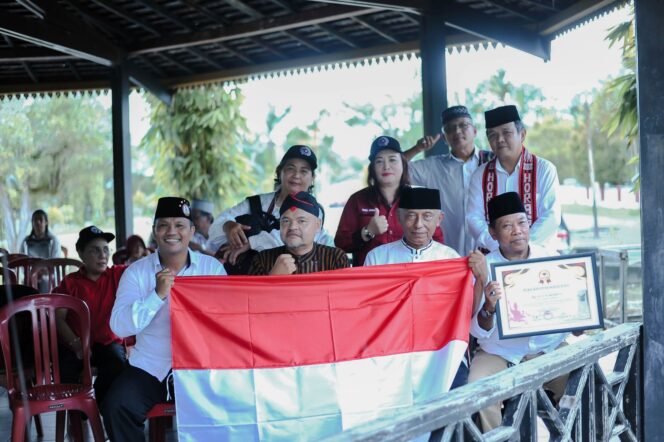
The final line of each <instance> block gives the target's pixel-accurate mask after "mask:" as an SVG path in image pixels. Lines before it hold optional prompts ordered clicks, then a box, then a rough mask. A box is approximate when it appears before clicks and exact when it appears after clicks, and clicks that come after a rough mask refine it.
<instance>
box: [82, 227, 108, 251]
mask: <svg viewBox="0 0 664 442" xmlns="http://www.w3.org/2000/svg"><path fill="white" fill-rule="evenodd" d="M97 238H104V239H105V240H106V242H111V241H113V240H114V239H115V235H113V234H112V233H107V232H102V231H101V229H100V228H99V227H97V226H89V227H86V228H85V229H83V230H81V231H80V232H78V240H77V241H76V249H77V250H83V249H84V248H85V246H86V245H87V244H88V243H89V242H90V241H92V240H93V239H97Z"/></svg>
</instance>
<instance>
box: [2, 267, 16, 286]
mask: <svg viewBox="0 0 664 442" xmlns="http://www.w3.org/2000/svg"><path fill="white" fill-rule="evenodd" d="M5 273H6V274H7V276H8V280H7V281H5ZM0 282H2V284H16V273H15V272H14V271H13V270H12V269H10V268H6V269H5V268H4V267H2V266H0Z"/></svg>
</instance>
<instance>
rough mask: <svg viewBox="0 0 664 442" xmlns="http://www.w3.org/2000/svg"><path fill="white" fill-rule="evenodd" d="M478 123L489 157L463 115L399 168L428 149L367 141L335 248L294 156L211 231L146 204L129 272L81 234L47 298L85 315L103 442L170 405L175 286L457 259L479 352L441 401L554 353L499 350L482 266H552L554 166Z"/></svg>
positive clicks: (72, 332) (189, 208) (97, 241)
mask: <svg viewBox="0 0 664 442" xmlns="http://www.w3.org/2000/svg"><path fill="white" fill-rule="evenodd" d="M485 118H486V135H487V138H488V140H489V144H490V146H491V151H490V152H489V151H483V150H480V149H478V148H477V147H476V146H475V143H474V140H475V137H476V136H477V129H476V127H475V125H474V122H473V120H472V118H471V115H470V114H469V112H468V110H467V109H466V108H465V107H463V106H453V107H450V108H448V109H446V110H445V111H443V114H442V137H444V139H445V141H446V142H447V144H448V145H449V146H450V152H449V153H448V154H445V155H437V156H430V157H427V158H425V159H423V160H420V161H414V162H411V159H412V158H413V157H414V156H415V155H417V154H418V153H419V152H423V151H426V150H429V149H431V147H432V146H433V145H434V144H435V143H436V142H437V141H438V138H439V136H430V137H425V138H423V139H421V140H419V141H418V143H417V144H416V145H415V146H414V147H412V148H411V149H409V150H407V151H405V152H404V151H402V149H401V146H400V144H399V142H398V141H397V140H396V139H394V138H392V137H389V136H380V137H378V138H377V139H375V140H374V141H373V143H372V144H371V147H370V153H369V168H368V180H367V181H368V182H367V187H366V188H364V189H362V190H360V191H358V192H357V193H355V194H353V195H352V196H351V197H350V198H349V199H348V202H347V204H346V206H345V208H344V210H343V214H342V216H341V221H340V223H339V227H338V230H337V232H336V235H335V236H334V238H333V237H331V236H330V235H329V234H328V233H327V232H326V231H325V228H324V219H325V214H324V210H323V208H322V207H321V205H320V204H319V203H318V202H317V200H316V198H315V197H314V195H313V194H312V190H313V182H314V178H315V171H316V169H317V166H318V163H317V158H316V155H315V153H314V152H313V151H312V150H311V149H310V148H309V147H307V146H302V145H296V146H292V147H290V148H289V149H288V151H287V152H286V154H285V155H284V156H283V158H282V159H281V161H280V163H279V165H278V166H277V168H276V174H275V191H274V192H270V193H266V194H261V195H256V196H251V197H249V198H247V199H246V200H244V201H242V202H241V203H239V204H238V205H236V206H234V207H232V208H230V209H228V210H226V211H224V212H223V213H221V214H220V215H218V216H216V217H214V216H213V211H214V208H213V207H212V205H211V204H209V203H207V202H205V201H195V204H194V205H191V204H190V203H189V201H188V200H186V199H184V198H179V197H164V198H161V199H159V201H158V204H157V207H156V210H155V215H154V224H153V228H152V237H153V240H154V245H156V251H155V253H152V254H148V255H147V256H144V257H142V258H140V259H138V260H137V261H135V262H133V263H132V264H131V265H129V266H128V267H127V266H113V267H110V268H109V267H108V260H109V248H108V244H109V242H110V241H112V240H113V239H114V236H113V235H112V234H110V233H106V232H102V231H101V230H100V229H98V228H97V227H94V226H90V227H86V228H85V229H83V230H81V232H80V233H79V239H78V242H77V243H76V249H77V252H78V254H79V256H80V258H81V260H82V262H83V267H82V268H81V269H80V270H79V271H78V272H76V273H73V274H70V275H68V276H67V277H66V278H65V280H64V281H63V283H62V284H61V286H60V287H58V288H57V289H56V292H60V293H66V294H70V295H72V296H76V297H78V298H80V299H82V300H84V301H85V302H86V303H88V306H89V307H90V310H91V315H92V324H93V327H92V341H91V342H93V348H92V359H93V362H94V363H96V365H97V366H99V367H102V366H103V367H105V368H104V370H101V369H100V370H99V372H98V373H99V374H98V377H97V380H96V383H95V389H96V394H97V400H98V402H99V404H100V409H101V412H102V415H103V417H104V422H105V425H106V429H107V431H108V433H109V436H110V437H111V439H112V440H122V441H133V440H137V441H138V440H143V423H144V420H145V418H146V414H147V412H148V411H149V410H150V408H151V407H152V406H153V405H154V404H156V403H158V402H162V401H165V400H166V399H167V398H168V397H169V396H170V393H171V391H172V390H171V388H172V387H170V386H169V384H170V379H172V377H171V376H169V374H170V372H171V345H170V321H169V294H170V290H171V288H172V287H173V284H174V280H175V277H176V276H190V275H226V274H229V273H234V274H237V273H240V274H249V275H288V274H303V273H311V272H318V271H326V270H336V269H341V268H345V267H349V266H350V265H351V261H350V260H349V259H348V254H352V265H353V266H362V265H381V264H392V263H411V262H422V261H434V260H441V259H452V258H459V257H460V256H468V257H469V259H468V265H469V268H470V270H471V271H472V274H473V276H474V281H475V282H474V300H473V314H472V317H471V318H468V320H469V321H470V324H471V334H472V335H473V336H474V337H476V338H477V340H478V343H479V349H478V350H477V351H476V353H475V356H474V357H473V359H472V360H470V361H469V360H467V359H466V360H464V361H463V362H462V364H461V365H460V367H459V369H458V371H457V375H456V377H455V379H454V383H453V387H456V386H459V385H463V384H465V383H466V382H468V381H473V380H477V379H480V378H482V377H485V376H489V375H491V374H493V373H496V372H498V371H500V370H503V369H505V368H507V367H508V366H510V365H513V364H518V363H519V362H520V361H522V360H525V359H528V358H531V357H534V356H536V355H538V354H541V353H544V352H548V351H551V350H553V349H555V348H557V347H559V346H560V345H564V340H565V337H566V335H564V334H562V335H546V336H533V337H527V338H516V339H510V340H508V341H506V340H500V339H499V337H498V332H497V329H496V319H495V316H496V315H495V312H496V302H497V301H498V300H499V299H500V298H501V296H502V293H501V290H500V286H499V285H498V284H497V283H495V282H492V281H490V277H489V275H490V271H489V265H490V263H491V262H501V261H511V260H521V259H528V258H535V257H541V256H546V255H548V254H551V252H550V251H548V249H547V248H546V246H547V243H548V240H549V239H550V238H551V237H552V236H553V234H554V232H555V229H556V227H557V226H558V223H559V221H560V207H559V203H558V199H557V189H558V179H557V174H556V169H555V166H553V165H552V164H551V163H550V162H548V161H547V160H545V159H542V158H539V157H536V156H535V155H533V154H532V153H530V152H529V151H527V150H526V148H525V147H524V141H525V138H526V129H525V127H524V126H523V123H522V122H521V120H520V117H519V114H518V111H517V109H516V108H515V107H514V106H503V107H500V108H497V109H493V110H490V111H487V112H486V113H485ZM40 232H41V231H40ZM46 232H47V231H46ZM41 235H42V236H40V237H38V238H37V239H39V238H41V237H43V232H42V233H41ZM68 319H69V318H68V317H67V316H66V315H65V314H64V313H63V315H62V316H58V325H59V327H58V330H59V333H60V338H61V347H62V348H63V351H64V352H65V354H66V357H65V358H63V359H62V361H61V365H63V366H66V369H65V371H64V372H63V379H65V378H67V379H69V378H73V377H75V376H76V375H77V370H80V366H79V364H80V339H79V337H78V334H77V333H78V331H77V330H76V329H75V328H74V327H73V326H72V323H71V322H70V321H69V320H68ZM129 336H135V337H136V342H135V346H134V347H133V348H132V351H131V352H130V355H129V357H128V360H126V359H125V357H126V355H125V354H124V347H123V346H122V345H121V343H122V339H123V338H126V337H129ZM65 372H66V373H65ZM66 376H69V377H66ZM557 381H558V380H557ZM561 385H562V386H564V379H563V380H562V382H553V383H552V385H551V386H550V388H552V390H553V391H554V394H555V395H556V397H560V395H561V394H562V390H561ZM500 419H501V418H500V405H497V406H495V407H491V408H490V409H487V410H483V411H482V413H481V422H482V426H483V428H484V430H488V429H491V428H494V427H496V426H498V425H499V424H500Z"/></svg>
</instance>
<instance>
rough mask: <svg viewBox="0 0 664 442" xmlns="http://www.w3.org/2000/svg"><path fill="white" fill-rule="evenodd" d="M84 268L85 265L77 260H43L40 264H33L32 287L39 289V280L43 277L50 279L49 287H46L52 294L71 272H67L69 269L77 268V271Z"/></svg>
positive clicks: (31, 271) (31, 272)
mask: <svg viewBox="0 0 664 442" xmlns="http://www.w3.org/2000/svg"><path fill="white" fill-rule="evenodd" d="M82 266H83V263H82V262H81V261H79V260H77V259H71V258H50V259H42V260H41V261H39V262H36V263H34V264H33V266H32V269H31V270H30V285H32V286H33V287H37V288H39V280H40V278H41V277H42V275H45V276H47V277H48V286H47V287H46V288H47V290H46V291H48V292H52V291H53V289H55V288H56V287H57V286H58V285H59V284H60V283H61V282H62V280H63V279H65V276H67V274H69V273H71V271H67V268H68V267H75V268H76V270H78V269H80V268H81V267H82Z"/></svg>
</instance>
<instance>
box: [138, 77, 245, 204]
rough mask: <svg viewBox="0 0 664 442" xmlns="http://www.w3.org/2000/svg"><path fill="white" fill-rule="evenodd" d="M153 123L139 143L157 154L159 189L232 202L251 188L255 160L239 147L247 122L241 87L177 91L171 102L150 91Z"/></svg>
mask: <svg viewBox="0 0 664 442" xmlns="http://www.w3.org/2000/svg"><path fill="white" fill-rule="evenodd" d="M147 98H148V101H149V102H150V104H151V107H152V109H151V115H150V122H151V128H150V130H149V131H148V132H147V134H146V135H145V137H144V138H143V140H142V141H141V147H142V148H144V149H146V150H147V152H148V153H149V154H150V155H151V156H152V158H153V159H154V162H153V167H154V171H155V175H154V176H155V179H156V180H157V183H158V189H159V190H160V191H163V192H164V193H170V194H174V195H182V196H186V197H189V198H207V199H210V200H212V201H213V202H214V203H215V204H216V207H217V208H223V207H228V206H229V205H231V204H233V203H235V202H237V201H238V200H239V199H242V198H244V197H245V196H246V195H248V194H250V193H252V192H253V190H254V189H253V185H254V184H255V180H254V178H253V176H252V174H251V165H250V163H249V161H248V160H247V158H246V157H245V155H244V152H243V151H242V149H241V146H242V139H243V135H244V134H245V131H246V122H245V119H244V117H242V115H241V114H240V110H239V107H240V104H241V103H242V94H241V91H240V89H239V88H237V87H227V86H221V85H212V86H206V87H199V88H194V89H183V90H180V91H178V92H177V93H176V94H175V95H174V97H173V102H172V104H171V106H170V107H167V106H165V105H164V104H163V103H162V102H160V101H158V100H157V99H156V98H154V97H151V96H149V95H148V96H147Z"/></svg>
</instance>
